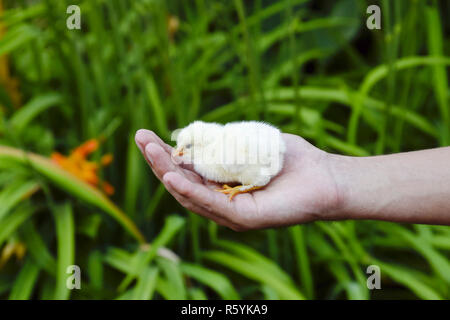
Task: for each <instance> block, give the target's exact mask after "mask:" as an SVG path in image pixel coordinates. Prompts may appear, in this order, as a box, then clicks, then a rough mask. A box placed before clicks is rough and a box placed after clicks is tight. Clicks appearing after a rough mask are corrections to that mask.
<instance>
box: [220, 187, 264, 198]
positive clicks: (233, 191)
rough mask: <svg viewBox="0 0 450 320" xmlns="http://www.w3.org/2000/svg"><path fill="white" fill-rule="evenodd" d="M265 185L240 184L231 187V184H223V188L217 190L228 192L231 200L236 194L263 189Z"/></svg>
mask: <svg viewBox="0 0 450 320" xmlns="http://www.w3.org/2000/svg"><path fill="white" fill-rule="evenodd" d="M261 188H263V187H255V186H252V185H247V186H244V185H240V186H236V187H230V186H229V185H226V184H224V185H223V186H222V189H216V191H218V192H221V193H224V194H228V195H229V198H228V199H229V200H230V201H231V200H233V198H234V196H235V195H237V194H239V193H247V192H250V191H253V190H258V189H261Z"/></svg>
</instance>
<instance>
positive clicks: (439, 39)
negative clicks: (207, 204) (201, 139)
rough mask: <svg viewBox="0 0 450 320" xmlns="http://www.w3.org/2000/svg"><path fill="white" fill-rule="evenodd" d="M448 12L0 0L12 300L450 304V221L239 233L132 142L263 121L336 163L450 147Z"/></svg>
mask: <svg viewBox="0 0 450 320" xmlns="http://www.w3.org/2000/svg"><path fill="white" fill-rule="evenodd" d="M73 4H75V5H78V6H79V8H80V18H81V29H80V30H77V29H74V30H70V29H68V27H67V23H66V22H67V19H69V20H70V21H72V22H73V17H71V16H72V14H73V13H74V12H72V11H71V13H67V8H68V6H69V5H73ZM371 4H376V5H378V6H379V7H380V9H381V29H380V30H376V29H375V30H369V29H368V28H367V26H366V20H367V19H368V18H369V16H370V15H369V14H367V13H366V10H367V7H368V6H369V5H371ZM449 18H450V2H448V1H426V0H415V1H409V0H398V1H358V0H338V1H324V0H322V1H321V0H315V1H312V0H310V1H307V0H281V1H268V0H255V1H244V0H232V1H231V0H230V1H212V0H211V1H206V0H186V1H175V0H169V1H163V0H141V1H132V0H89V1H87V0H86V1H75V0H73V1H72V0H71V1H66V0H42V1H38V0H0V298H2V299H8V298H10V299H31V298H32V299H186V298H190V299H240V298H242V299H396V298H402V299H448V298H450V263H449V251H450V228H449V227H445V226H427V225H401V224H393V223H385V222H376V221H343V222H316V223H310V224H306V225H302V226H294V227H290V228H283V229H272V230H262V231H251V232H245V233H236V232H233V231H231V230H228V229H226V228H223V227H218V226H217V225H216V224H215V223H213V222H211V221H207V220H206V219H203V218H201V217H199V216H197V215H195V214H193V213H191V212H188V211H186V210H185V209H183V208H182V207H181V206H180V205H178V203H177V202H176V201H175V200H174V199H173V198H172V197H171V196H170V195H169V194H168V193H167V192H166V191H165V189H164V188H163V186H161V184H160V183H159V181H158V180H157V179H155V177H154V176H153V175H152V173H151V171H150V169H149V168H148V166H147V164H146V163H145V161H144V159H143V158H142V156H141V154H140V153H139V150H138V149H137V147H136V145H135V143H134V133H135V132H136V130H137V129H139V128H147V129H151V130H154V131H155V132H156V133H158V134H159V135H160V136H161V137H162V138H163V139H165V141H166V142H168V143H172V144H173V142H171V141H170V133H171V131H172V130H174V129H176V128H180V127H183V126H185V125H187V124H188V123H190V122H191V121H193V120H196V119H202V120H205V121H216V122H222V123H225V122H228V121H233V120H246V119H247V120H250V119H260V120H265V121H269V122H271V123H273V124H275V125H277V126H279V127H280V128H281V129H282V130H283V131H285V132H290V133H294V134H298V135H301V136H302V137H304V138H306V139H307V140H308V141H310V142H311V143H313V144H314V145H316V146H318V147H320V148H322V149H324V150H327V151H329V152H334V153H339V154H347V155H354V156H369V155H376V154H386V153H393V152H401V151H408V150H417V149H423V148H433V147H438V146H444V145H449V143H450V134H449V133H450V112H449V110H450V108H449V103H450V101H449V100H450V99H449V96H450V90H449V85H448V70H449V66H450V57H449V56H448V53H449V52H450V51H449V50H450V36H449V35H450V23H449V21H450V20H449ZM71 265H77V266H79V267H80V271H81V289H79V290H77V289H74V290H69V289H67V286H66V282H67V279H68V277H70V276H71V275H72V273H73V271H71V270H69V271H68V270H67V268H68V266H71ZM369 265H377V266H379V267H380V269H381V287H382V289H381V290H369V289H368V288H367V285H366V280H367V278H368V276H369V275H368V274H366V269H367V267H368V266H369ZM69 282H70V283H72V282H73V281H72V280H70V279H69Z"/></svg>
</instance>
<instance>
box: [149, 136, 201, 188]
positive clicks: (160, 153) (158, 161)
mask: <svg viewBox="0 0 450 320" xmlns="http://www.w3.org/2000/svg"><path fill="white" fill-rule="evenodd" d="M145 155H146V158H147V160H148V161H149V163H150V166H151V167H152V169H153V172H154V173H155V174H156V176H157V177H158V178H159V179H160V180H162V177H163V176H164V175H165V174H166V173H167V172H169V171H174V172H178V173H179V174H181V175H183V176H185V177H186V178H187V179H189V180H191V181H193V182H200V181H201V178H200V176H199V175H197V174H196V173H194V172H192V171H189V170H185V169H182V168H180V167H179V166H178V165H176V164H175V163H173V161H172V158H171V157H170V155H169V154H168V153H167V152H165V150H164V149H163V148H162V147H161V146H160V145H158V144H156V143H153V142H150V143H149V144H147V146H146V147H145Z"/></svg>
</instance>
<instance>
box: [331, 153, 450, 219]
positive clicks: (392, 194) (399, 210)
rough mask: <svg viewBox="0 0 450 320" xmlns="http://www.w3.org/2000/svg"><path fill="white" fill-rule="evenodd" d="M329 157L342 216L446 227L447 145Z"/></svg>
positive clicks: (449, 215)
mask: <svg viewBox="0 0 450 320" xmlns="http://www.w3.org/2000/svg"><path fill="white" fill-rule="evenodd" d="M331 158H332V159H333V160H332V163H333V165H332V171H333V174H334V177H335V181H336V185H337V189H338V192H339V196H340V199H341V201H340V206H339V209H338V211H339V215H340V217H342V218H344V219H375V220H386V221H395V222H407V223H428V224H446V225H450V147H446V148H438V149H430V150H423V151H416V152H408V153H399V154H393V155H385V156H374V157H359V158H358V157H343V156H335V155H331Z"/></svg>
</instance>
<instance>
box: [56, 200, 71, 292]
mask: <svg viewBox="0 0 450 320" xmlns="http://www.w3.org/2000/svg"><path fill="white" fill-rule="evenodd" d="M53 215H54V217H55V224H56V236H57V242H58V256H57V264H56V289H55V299H56V300H66V299H68V298H69V297H70V289H68V288H67V283H66V282H67V279H68V277H69V275H68V274H67V268H68V267H69V266H71V265H73V264H74V261H75V230H74V229H75V228H74V221H73V213H72V207H71V206H70V205H69V204H68V203H65V204H63V205H60V206H57V207H55V208H54V210H53Z"/></svg>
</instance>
